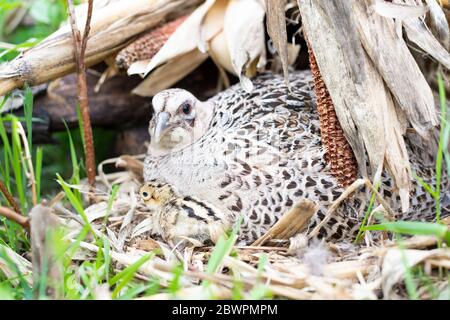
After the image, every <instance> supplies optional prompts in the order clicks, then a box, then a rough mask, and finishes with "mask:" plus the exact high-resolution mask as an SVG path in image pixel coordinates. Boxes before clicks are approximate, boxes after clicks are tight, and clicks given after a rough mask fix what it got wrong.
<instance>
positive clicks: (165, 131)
mask: <svg viewBox="0 0 450 320" xmlns="http://www.w3.org/2000/svg"><path fill="white" fill-rule="evenodd" d="M152 105H153V110H154V115H153V118H152V120H151V121H150V126H149V133H150V137H151V140H150V146H149V153H150V154H152V155H164V154H167V153H170V152H173V151H176V150H179V149H181V148H183V147H185V146H188V145H190V144H192V143H194V142H195V141H197V140H198V139H199V138H200V137H201V136H202V135H203V134H204V133H205V132H206V130H207V129H208V126H209V123H210V121H211V119H212V116H213V112H214V105H213V104H212V103H210V102H202V101H199V100H198V99H197V98H196V97H194V96H193V95H192V94H191V93H189V92H188V91H186V90H183V89H169V90H164V91H162V92H160V93H158V94H157V95H155V96H154V97H153V100H152Z"/></svg>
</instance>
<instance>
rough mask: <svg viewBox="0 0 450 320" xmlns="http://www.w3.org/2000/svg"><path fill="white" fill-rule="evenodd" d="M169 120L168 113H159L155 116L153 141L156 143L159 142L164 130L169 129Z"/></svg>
mask: <svg viewBox="0 0 450 320" xmlns="http://www.w3.org/2000/svg"><path fill="white" fill-rule="evenodd" d="M169 119H170V113H168V112H160V113H159V114H158V115H157V118H156V126H155V132H154V139H155V142H156V143H158V142H160V141H161V137H162V135H163V134H164V132H165V131H166V129H167V128H168V127H169Z"/></svg>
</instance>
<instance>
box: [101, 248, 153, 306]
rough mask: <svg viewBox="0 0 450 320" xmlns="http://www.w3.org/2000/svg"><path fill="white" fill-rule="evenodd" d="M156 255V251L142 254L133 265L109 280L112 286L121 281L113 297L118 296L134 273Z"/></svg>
mask: <svg viewBox="0 0 450 320" xmlns="http://www.w3.org/2000/svg"><path fill="white" fill-rule="evenodd" d="M153 256H154V253H150V254H146V255H144V256H142V257H141V258H140V259H139V260H138V261H136V262H135V263H133V264H132V265H130V266H128V267H127V268H125V269H124V270H122V271H121V272H119V273H118V274H116V275H115V276H114V277H113V278H111V280H110V281H109V285H110V286H112V285H114V284H117V283H118V282H119V281H120V283H119V284H118V285H117V286H116V288H115V289H114V291H113V292H112V297H113V298H116V297H117V295H118V294H119V293H120V291H121V290H122V289H123V288H124V287H125V286H126V285H127V283H128V282H130V280H131V279H133V277H134V274H135V273H136V272H137V271H138V269H139V268H140V267H141V266H142V265H143V264H144V263H146V262H147V261H149V260H150V259H151V258H152V257H153Z"/></svg>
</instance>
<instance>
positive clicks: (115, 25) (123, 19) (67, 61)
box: [0, 0, 200, 96]
mask: <svg viewBox="0 0 450 320" xmlns="http://www.w3.org/2000/svg"><path fill="white" fill-rule="evenodd" d="M198 3H200V1H199V0H192V1H181V0H163V1H157V2H154V1H148V0H134V1H126V0H117V1H109V2H108V1H104V2H103V4H104V5H105V6H104V7H101V8H100V7H99V6H100V3H99V5H97V6H94V10H93V15H92V23H91V32H90V36H89V41H88V43H87V48H86V56H85V58H86V65H87V66H91V65H94V64H96V63H98V62H101V61H103V60H105V59H106V58H107V57H109V56H110V55H112V54H115V53H116V52H117V51H118V50H120V49H121V48H122V47H123V46H125V45H126V44H127V42H128V41H129V40H131V39H133V38H134V37H135V36H136V35H139V34H141V33H142V32H145V31H147V30H149V29H151V28H152V27H154V26H156V25H158V24H159V23H160V22H161V21H162V20H163V19H164V18H165V17H166V16H169V15H172V16H173V14H174V11H176V12H177V13H179V14H186V13H187V12H189V11H191V10H192V9H193V8H194V7H195V6H196V5H197V4H198ZM84 10H86V8H84ZM76 12H77V21H78V23H79V26H78V27H79V29H80V30H81V32H83V28H84V25H83V24H84V23H83V22H84V21H85V17H83V16H82V10H81V8H76ZM72 49H73V48H72V36H71V32H70V26H68V25H64V26H63V27H61V28H60V29H59V30H58V31H56V32H55V33H53V34H52V35H50V36H49V37H47V38H46V39H44V40H43V41H42V42H40V43H39V44H38V45H37V46H35V47H33V48H31V49H29V50H27V51H25V52H23V53H22V54H21V55H20V56H18V57H17V58H16V59H14V60H12V61H10V62H8V63H5V64H3V65H2V66H1V67H0V96H2V95H4V94H6V93H7V92H10V91H11V90H13V89H15V88H19V87H22V86H23V84H24V83H25V82H26V83H29V84H33V85H37V84H40V83H44V82H48V81H51V80H54V79H56V78H58V77H61V76H63V75H66V74H69V73H71V72H73V71H74V70H75V62H74V60H73V51H72Z"/></svg>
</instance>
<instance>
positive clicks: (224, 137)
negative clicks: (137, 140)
mask: <svg viewBox="0 0 450 320" xmlns="http://www.w3.org/2000/svg"><path fill="white" fill-rule="evenodd" d="M289 80H290V83H291V86H292V91H289V90H288V88H287V87H286V85H285V81H284V79H283V78H282V77H281V76H278V75H274V74H264V75H261V76H259V77H258V78H256V79H255V80H254V87H255V90H254V91H253V92H252V93H247V92H245V91H244V90H243V89H242V88H241V87H240V86H239V85H235V86H233V87H231V88H229V89H228V90H226V91H224V92H222V93H220V94H218V95H216V96H215V97H213V98H211V99H210V100H208V101H206V102H201V101H198V100H197V99H196V98H195V97H194V96H193V95H191V94H190V93H189V92H187V91H184V90H181V89H170V90H166V91H163V92H161V93H159V94H158V95H156V96H155V97H154V98H153V107H154V111H155V115H154V118H153V119H152V121H151V122H150V127H149V131H150V135H151V142H150V146H149V151H148V155H147V157H146V159H145V165H144V179H145V181H146V182H149V183H151V184H158V183H164V184H168V185H169V186H171V188H173V190H174V191H173V192H174V193H175V194H177V195H180V197H181V198H183V197H184V198H185V197H191V198H195V199H201V200H199V201H200V202H202V203H207V204H210V205H213V206H214V207H215V208H216V209H215V210H211V211H210V215H211V216H212V217H211V218H213V216H214V215H215V214H216V212H221V213H222V214H223V215H224V216H225V220H226V221H231V222H233V221H236V220H237V219H238V218H239V216H240V215H241V214H243V223H242V226H241V231H240V236H239V239H240V240H241V242H243V243H251V242H253V241H254V240H256V239H257V238H259V237H260V236H261V235H263V234H264V233H265V232H266V231H267V230H268V228H270V227H271V226H272V225H273V224H274V223H275V222H276V221H277V220H278V219H279V218H280V217H281V216H282V215H283V214H284V213H285V212H286V211H287V210H288V209H289V208H291V207H292V206H293V205H294V204H295V203H296V202H298V201H300V200H302V199H309V200H313V201H315V202H316V203H317V204H318V205H319V210H318V212H317V214H316V215H315V216H314V217H313V218H312V219H311V220H310V224H309V230H311V228H312V227H314V226H315V225H317V224H318V223H319V222H320V221H321V220H322V219H323V218H324V215H325V213H326V211H327V209H328V208H329V207H330V205H331V204H332V203H333V202H334V201H335V200H336V199H338V197H339V196H340V195H341V194H342V193H343V192H344V189H343V188H342V187H340V186H339V184H338V181H337V180H336V179H335V178H334V177H333V176H332V175H331V174H330V168H329V166H328V165H327V163H326V162H325V159H324V158H325V157H324V153H325V152H324V149H323V147H322V144H321V138H320V123H319V117H318V114H317V110H316V103H315V97H314V91H313V87H312V86H313V84H312V75H311V73H310V72H309V71H301V72H294V73H291V75H290V79H289ZM406 140H407V144H408V152H409V156H410V160H411V166H412V170H413V171H414V172H416V173H417V175H418V176H420V177H421V178H422V179H424V180H425V181H426V182H428V183H430V184H431V185H434V158H435V156H434V155H435V150H433V148H432V147H430V145H431V142H430V141H428V142H426V141H423V140H422V139H421V138H420V137H418V136H417V135H416V134H414V133H409V134H408V136H407V137H406ZM445 176H446V175H445ZM413 183H414V182H413ZM441 190H443V197H442V199H441V200H442V203H443V211H444V214H446V213H448V212H449V209H450V201H449V195H448V190H449V183H448V181H447V179H445V181H442V186H441ZM380 193H381V195H383V196H384V197H385V198H386V200H387V201H388V202H389V204H390V206H391V208H392V209H393V210H394V211H395V212H400V201H399V196H398V194H397V192H396V190H395V188H394V184H393V181H392V179H391V178H390V177H389V175H388V174H387V173H386V174H385V175H384V177H383V181H382V186H381V187H380ZM368 198H370V195H369V191H368V190H365V189H364V188H363V189H361V190H360V191H359V192H356V193H355V194H353V196H351V197H350V198H349V199H347V200H346V201H345V202H344V203H343V204H342V205H340V206H339V208H338V209H337V212H336V213H335V215H334V216H333V217H332V218H331V219H329V220H328V222H327V223H326V224H325V225H323V227H322V228H321V229H320V233H319V235H320V237H324V238H327V239H329V238H333V239H335V240H339V239H350V238H352V237H354V236H355V234H356V231H357V230H358V228H359V226H360V222H361V220H362V217H363V216H364V210H365V208H366V206H367V202H368V201H367V200H368ZM434 205H435V203H434V200H433V199H432V197H431V196H430V195H429V194H428V193H427V192H426V191H425V190H424V189H423V188H421V187H420V186H419V185H414V186H413V187H412V191H411V205H410V209H409V211H408V212H406V213H403V214H402V215H401V217H398V218H401V219H404V220H408V219H410V220H432V219H433V217H434V214H435V211H434V210H433V207H434ZM189 212H190V211H189V210H187V211H185V212H184V213H182V214H184V215H186V214H187V215H189ZM200 216H201V215H200ZM190 218H191V219H190V220H189V222H187V221H188V220H180V221H183V222H182V223H193V224H204V223H206V220H205V219H204V218H202V217H199V216H196V215H194V214H191V216H190ZM217 219H222V217H220V218H219V217H217ZM173 223H178V222H177V221H176V220H174V222H173ZM180 223H181V222H180ZM159 233H161V232H159Z"/></svg>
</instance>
